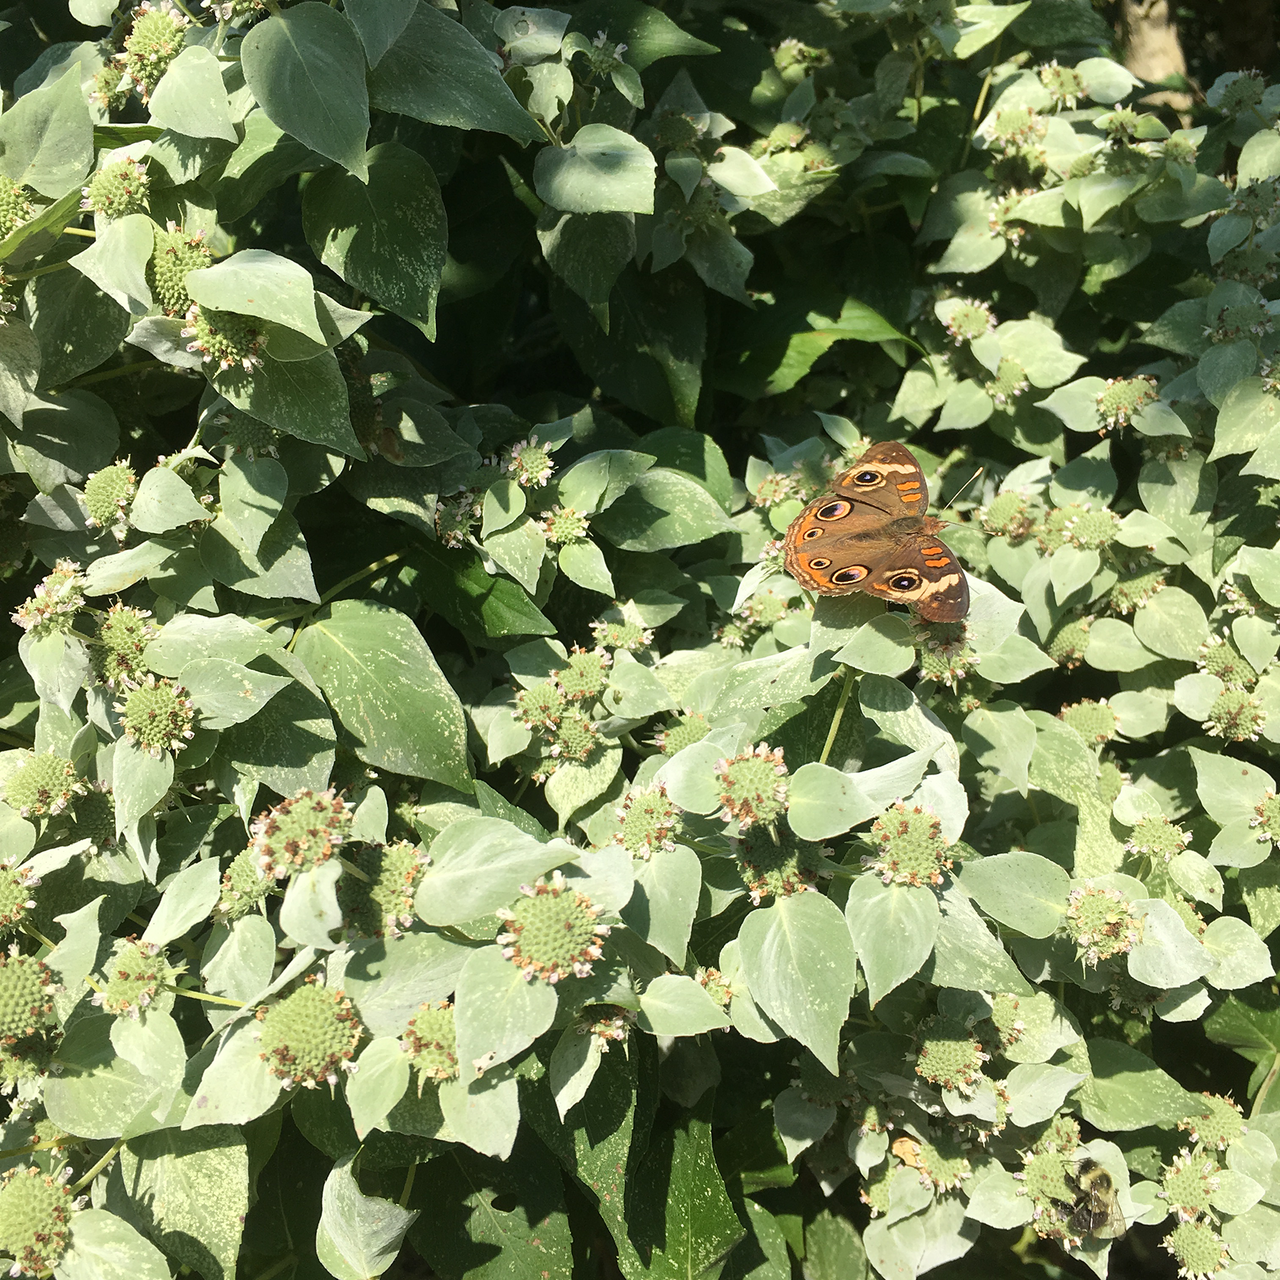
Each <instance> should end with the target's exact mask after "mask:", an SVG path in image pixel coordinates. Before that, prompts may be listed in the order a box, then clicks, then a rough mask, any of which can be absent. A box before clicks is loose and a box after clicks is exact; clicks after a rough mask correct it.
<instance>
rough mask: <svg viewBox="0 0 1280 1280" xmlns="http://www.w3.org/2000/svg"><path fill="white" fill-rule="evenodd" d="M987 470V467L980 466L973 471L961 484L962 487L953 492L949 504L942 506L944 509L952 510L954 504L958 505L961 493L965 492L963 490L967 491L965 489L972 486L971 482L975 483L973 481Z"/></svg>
mask: <svg viewBox="0 0 1280 1280" xmlns="http://www.w3.org/2000/svg"><path fill="white" fill-rule="evenodd" d="M985 470H986V467H979V468H978V469H977V471H975V472H974V473H973V475H971V476H970V477H969V478H968V479H967V480H966V481H965V482H964V484H962V485H961V486H960V487H959V488H958V489H957V490H956V491H955V493H953V494H952V495H951V500H950V502H948V503H947V505H946V506H945V507H943V508H942V509H943V511H950V510H951V508H952V507H954V506H955V505H956V503H957V502H958V501H959V499H960V495H961V494H962V493H963V492H964V491H965V490H966V489H967V488H968V487H969V486H970V485H971V484H972V483H973V482H974V481H975V480H976V479H977V478H978V477H979V476H980V475H981V474H982V473H983V472H984V471H985Z"/></svg>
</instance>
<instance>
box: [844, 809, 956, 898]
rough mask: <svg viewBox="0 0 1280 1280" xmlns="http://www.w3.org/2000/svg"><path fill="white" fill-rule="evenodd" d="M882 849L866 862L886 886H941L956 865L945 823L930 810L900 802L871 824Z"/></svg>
mask: <svg viewBox="0 0 1280 1280" xmlns="http://www.w3.org/2000/svg"><path fill="white" fill-rule="evenodd" d="M871 838H872V839H873V840H875V841H876V842H877V843H878V844H879V846H880V848H879V849H878V850H877V851H876V852H875V853H874V854H872V855H869V856H866V857H864V858H863V859H862V865H863V866H864V867H869V868H870V869H871V870H872V871H874V872H875V873H876V875H878V876H879V877H880V879H881V880H883V881H884V883H885V884H909V885H915V886H923V885H940V884H941V883H942V879H943V877H942V873H943V872H944V871H950V870H951V868H952V866H953V865H954V863H953V860H952V859H951V858H950V857H949V856H948V854H947V848H948V845H949V841H948V840H947V839H946V837H945V836H943V834H942V823H941V822H940V821H939V820H938V818H937V816H936V815H934V814H932V813H930V812H929V811H928V810H927V809H923V808H921V807H920V806H919V805H915V806H913V807H912V808H910V809H908V808H907V806H906V805H905V804H902V803H898V804H896V805H894V806H893V808H892V809H890V810H889V811H888V812H887V813H885V814H882V815H881V816H880V817H879V818H877V819H876V820H875V822H873V823H872V824H871Z"/></svg>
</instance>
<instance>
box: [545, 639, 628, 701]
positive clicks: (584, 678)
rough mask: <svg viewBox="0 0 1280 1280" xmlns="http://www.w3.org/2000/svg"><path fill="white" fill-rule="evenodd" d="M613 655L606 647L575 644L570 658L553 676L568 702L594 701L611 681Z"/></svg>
mask: <svg viewBox="0 0 1280 1280" xmlns="http://www.w3.org/2000/svg"><path fill="white" fill-rule="evenodd" d="M611 666H613V656H612V655H611V654H610V653H608V652H607V651H606V650H604V649H583V648H580V647H579V646H577V645H575V646H574V647H573V649H572V650H570V652H569V657H568V660H567V661H566V663H565V665H564V666H563V667H561V668H560V670H558V671H553V672H552V673H551V678H552V679H553V680H554V681H555V682H556V683H557V685H558V686H559V689H560V692H561V694H562V695H563V696H564V698H565V700H566V701H568V702H594V701H595V700H596V699H597V698H599V697H600V696H601V695H602V694H603V693H604V689H605V685H606V684H608V682H609V668H610V667H611Z"/></svg>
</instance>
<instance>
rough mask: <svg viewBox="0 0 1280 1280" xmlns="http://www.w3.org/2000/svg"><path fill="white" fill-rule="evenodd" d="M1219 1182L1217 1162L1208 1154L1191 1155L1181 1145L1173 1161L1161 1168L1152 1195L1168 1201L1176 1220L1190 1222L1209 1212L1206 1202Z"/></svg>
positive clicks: (1208, 1205) (1207, 1202)
mask: <svg viewBox="0 0 1280 1280" xmlns="http://www.w3.org/2000/svg"><path fill="white" fill-rule="evenodd" d="M1220 1182H1221V1179H1220V1178H1219V1177H1218V1162H1217V1161H1216V1160H1214V1159H1213V1158H1212V1156H1192V1154H1191V1152H1190V1151H1188V1150H1187V1149H1186V1147H1183V1148H1182V1150H1181V1151H1179V1152H1178V1154H1177V1155H1176V1156H1174V1158H1173V1163H1172V1164H1170V1165H1166V1166H1165V1167H1164V1169H1163V1171H1162V1173H1161V1177H1160V1190H1159V1191H1157V1192H1156V1195H1157V1196H1158V1197H1159V1198H1160V1199H1161V1200H1164V1201H1166V1202H1167V1203H1168V1205H1169V1208H1170V1209H1172V1210H1173V1212H1174V1213H1175V1214H1177V1217H1178V1221H1179V1222H1194V1221H1195V1220H1196V1219H1197V1218H1202V1217H1207V1216H1208V1215H1209V1213H1210V1212H1211V1210H1210V1204H1209V1202H1210V1199H1211V1198H1212V1196H1213V1193H1214V1192H1215V1191H1217V1189H1218V1186H1219V1183H1220Z"/></svg>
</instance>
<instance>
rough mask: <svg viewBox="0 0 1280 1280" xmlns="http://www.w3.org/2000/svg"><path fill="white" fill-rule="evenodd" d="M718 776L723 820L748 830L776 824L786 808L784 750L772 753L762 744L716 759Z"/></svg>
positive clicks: (778, 748)
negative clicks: (745, 751) (746, 750)
mask: <svg viewBox="0 0 1280 1280" xmlns="http://www.w3.org/2000/svg"><path fill="white" fill-rule="evenodd" d="M715 776H716V778H717V779H718V780H719V783H720V803H721V804H722V805H723V806H724V807H723V808H722V809H721V811H720V818H721V820H722V821H724V822H737V823H738V825H739V827H741V828H746V827H750V826H754V825H755V824H756V823H760V824H761V825H762V826H766V827H770V826H774V825H776V823H777V821H778V819H779V818H781V817H782V815H783V814H784V813H785V812H786V809H787V783H786V777H787V766H786V765H785V764H784V763H783V760H782V748H781V747H775V748H774V749H773V750H772V751H770V750H769V744H768V743H767V742H761V743H759V744H758V745H757V746H756V747H754V748H753V749H752V750H751V751H750V752H748V753H747V754H746V755H739V756H734V757H733V758H732V759H731V760H717V761H716V764H715Z"/></svg>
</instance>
